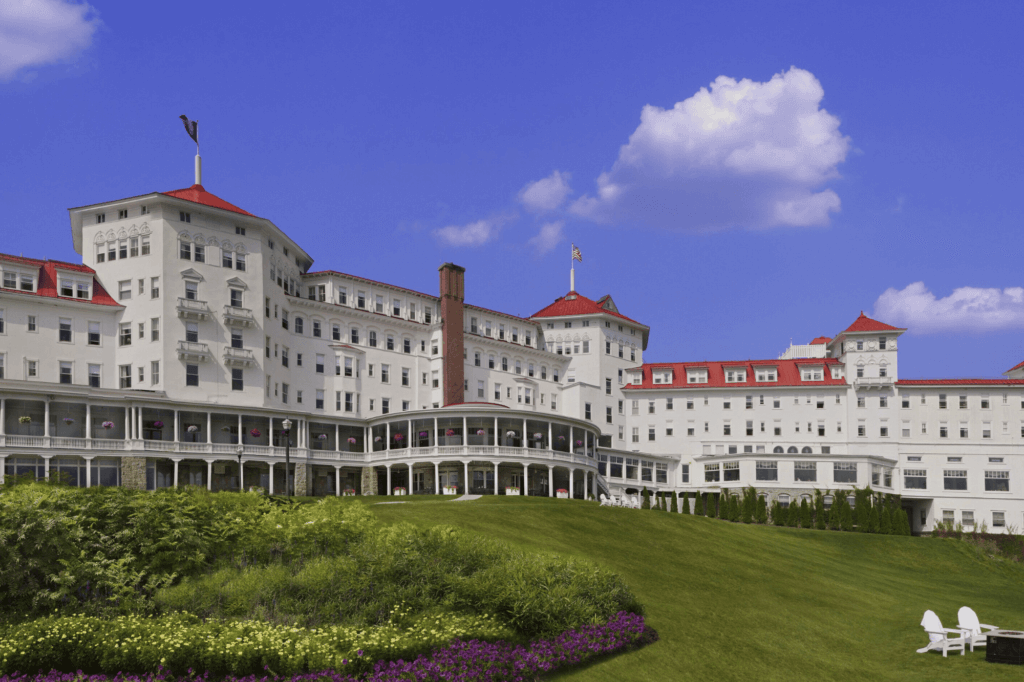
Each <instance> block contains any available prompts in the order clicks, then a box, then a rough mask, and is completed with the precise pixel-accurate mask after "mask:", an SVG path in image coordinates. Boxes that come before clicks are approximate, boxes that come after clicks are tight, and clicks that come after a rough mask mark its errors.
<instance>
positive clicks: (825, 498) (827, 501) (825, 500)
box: [822, 495, 832, 509]
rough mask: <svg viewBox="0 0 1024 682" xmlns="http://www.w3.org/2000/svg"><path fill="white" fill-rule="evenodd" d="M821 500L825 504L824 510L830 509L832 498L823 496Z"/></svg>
mask: <svg viewBox="0 0 1024 682" xmlns="http://www.w3.org/2000/svg"><path fill="white" fill-rule="evenodd" d="M822 499H823V501H824V502H825V509H831V508H832V496H831V495H825V497H824V498H822Z"/></svg>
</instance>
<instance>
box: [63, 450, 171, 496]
mask: <svg viewBox="0 0 1024 682" xmlns="http://www.w3.org/2000/svg"><path fill="white" fill-rule="evenodd" d="M82 459H84V460H85V487H86V488H91V487H92V457H83V458H82ZM174 469H175V473H177V469H178V464H177V463H175V464H174ZM175 480H177V478H175Z"/></svg>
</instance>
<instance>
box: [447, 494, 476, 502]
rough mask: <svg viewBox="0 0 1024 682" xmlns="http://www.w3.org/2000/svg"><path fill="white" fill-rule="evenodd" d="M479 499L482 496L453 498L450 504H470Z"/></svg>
mask: <svg viewBox="0 0 1024 682" xmlns="http://www.w3.org/2000/svg"><path fill="white" fill-rule="evenodd" d="M481 497H483V495H463V496H462V497H457V498H455V499H454V500H452V502H472V501H473V500H479V499H480V498H481Z"/></svg>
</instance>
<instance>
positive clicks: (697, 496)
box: [693, 493, 704, 516]
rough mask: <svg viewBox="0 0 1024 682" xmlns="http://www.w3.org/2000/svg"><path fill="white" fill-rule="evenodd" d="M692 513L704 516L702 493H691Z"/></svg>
mask: <svg viewBox="0 0 1024 682" xmlns="http://www.w3.org/2000/svg"><path fill="white" fill-rule="evenodd" d="M693 515H694V516H704V495H703V494H702V493H694V495H693Z"/></svg>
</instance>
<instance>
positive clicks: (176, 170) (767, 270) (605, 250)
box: [0, 0, 1024, 378]
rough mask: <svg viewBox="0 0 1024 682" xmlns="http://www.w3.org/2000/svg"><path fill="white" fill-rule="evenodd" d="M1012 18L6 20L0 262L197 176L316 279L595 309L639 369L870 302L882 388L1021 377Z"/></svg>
mask: <svg viewBox="0 0 1024 682" xmlns="http://www.w3.org/2000/svg"><path fill="white" fill-rule="evenodd" d="M1022 18H1024V5H1022V4H1020V3H1010V2H1007V3H999V4H997V3H943V2H927V3H925V2H920V3H911V2H907V3H891V2H886V3H866V2H865V3H856V4H854V3H845V4H840V3H829V2H808V3H800V2H787V3H758V2H750V3H729V2H714V3H678V2H671V3H640V2H632V3H616V4H599V3H593V2H588V3H575V4H573V3H568V2H564V3H550V2H543V3H526V2H518V3H507V4H499V3H465V4H443V3H384V2H374V3H322V4H313V3H296V4H295V5H289V6H281V5H280V4H278V3H274V4H270V3H261V2H250V3H244V4H243V3H233V4H229V3H209V2H189V1H187V0H179V1H176V2H174V3H157V2H147V3H140V2H130V3H129V2H106V1H103V0H96V1H95V2H93V3H92V4H91V5H82V4H73V3H72V4H68V3H65V2H63V1H62V0H13V1H12V2H7V3H3V6H0V123H2V124H3V130H4V131H5V134H4V141H3V144H2V146H0V149H2V163H0V203H2V205H3V207H4V211H3V219H2V225H3V227H2V228H0V234H2V239H0V251H4V252H7V253H16V254H17V253H23V254H24V255H26V256H36V257H49V258H57V259H65V260H78V256H77V255H76V254H75V253H74V251H73V249H72V245H71V238H70V230H69V224H68V218H67V213H66V208H67V207H70V206H78V205H83V204H89V203H94V202H98V201H104V200H108V199H115V198H120V197H124V196H131V195H136V194H141V193H145V192H150V191H166V190H171V189H177V188H181V187H186V186H188V185H190V184H191V182H192V156H193V154H194V146H193V145H192V143H191V141H190V140H189V139H188V138H187V136H186V135H185V132H184V130H183V129H182V126H181V122H180V121H179V120H178V119H177V116H178V115H179V114H183V113H184V114H187V115H188V116H190V117H191V118H194V119H198V120H199V122H200V124H199V125H200V140H201V143H202V153H203V161H204V176H203V180H204V185H205V187H206V189H207V190H209V191H211V192H213V193H215V194H217V195H219V196H221V197H223V198H224V199H226V200H228V201H231V202H233V203H235V204H237V205H239V206H241V207H243V208H245V209H247V210H249V211H251V212H252V213H255V214H257V215H260V216H263V217H267V218H269V219H271V220H273V221H274V222H275V223H276V224H277V225H278V226H280V227H281V228H282V229H284V230H285V231H286V232H287V233H288V234H289V235H290V236H292V237H293V238H294V239H296V240H297V241H298V242H299V243H301V244H303V245H305V247H306V249H307V251H309V252H310V253H311V255H312V256H313V257H314V259H315V260H316V263H315V264H314V269H335V270H340V271H343V272H349V273H352V274H356V275H361V276H366V277H370V278H373V279H381V280H385V281H388V282H391V283H394V284H398V285H401V286H406V287H410V288H414V289H418V290H421V291H425V292H436V291H437V271H436V268H437V266H438V265H439V264H441V263H442V262H445V261H454V262H456V263H458V264H460V265H463V266H465V267H466V268H467V270H468V272H467V299H468V300H469V302H471V303H474V304H477V305H482V306H485V307H489V308H495V309H498V310H503V311H506V312H509V313H513V314H519V315H524V316H526V315H529V314H531V313H533V312H535V311H537V310H539V309H541V308H543V307H544V306H545V305H547V304H548V303H550V302H551V301H552V300H554V299H555V298H556V297H557V296H560V295H563V294H564V293H565V292H566V291H567V290H568V275H569V273H568V268H569V257H570V243H571V242H575V243H576V244H577V245H578V246H579V247H580V248H581V250H582V251H583V254H584V259H585V260H584V263H583V264H582V265H580V266H578V267H577V289H578V290H579V291H580V292H581V293H583V294H585V295H587V296H590V297H592V298H596V297H597V296H599V295H602V294H606V293H610V294H612V295H613V297H614V298H615V301H616V303H617V304H618V306H619V309H620V310H621V311H622V312H623V313H624V314H626V315H628V316H630V317H633V318H634V319H637V320H640V321H642V322H644V323H646V324H648V325H650V326H651V327H652V334H651V342H650V347H649V350H648V353H647V355H646V359H647V360H649V361H684V360H702V359H708V360H714V359H742V358H765V357H774V356H775V355H777V354H778V353H780V352H782V351H783V350H784V349H785V347H786V346H787V345H788V343H789V341H790V339H791V338H792V339H793V340H794V341H795V342H797V343H803V342H806V341H809V340H810V339H811V338H812V337H814V336H818V335H822V334H824V335H829V336H831V335H834V334H835V333H837V332H838V331H840V330H842V329H844V328H845V327H846V326H847V325H849V324H850V323H851V322H852V321H853V320H854V319H855V318H856V317H857V315H858V314H859V313H860V311H861V310H864V311H865V312H867V313H868V314H869V315H872V314H876V315H877V316H878V317H879V318H880V319H882V320H883V321H887V322H890V323H893V324H898V325H901V326H906V327H909V328H910V332H909V333H908V334H907V335H905V336H904V337H903V343H902V345H901V349H902V350H903V351H904V352H903V353H901V357H900V368H899V370H900V376H902V377H905V378H916V377H959V376H981V377H991V376H998V375H999V374H1000V373H1001V372H1002V371H1004V370H1006V369H1008V368H1009V367H1010V366H1012V365H1014V364H1016V363H1017V362H1019V361H1021V360H1024V343H1022V341H1021V338H1022V335H1021V330H1022V328H1024V290H1022V289H1021V287H1022V285H1024V282H1022V277H1021V268H1020V253H1021V248H1020V224H1021V218H1020V212H1019V210H1018V208H1017V203H1018V201H1017V200H1015V199H1014V197H1019V196H1020V195H1021V180H1022V178H1021V158H1022V156H1024V154H1022V152H1024V150H1022V144H1021V135H1020V120H1021V111H1022V110H1024V101H1022V100H1024V95H1022V92H1024V88H1022V87H1021V86H1022V77H1021V68H1020V49H1019V45H1018V43H1017V42H1016V40H1017V39H1018V35H1019V33H1020V29H1021V27H1022Z"/></svg>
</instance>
